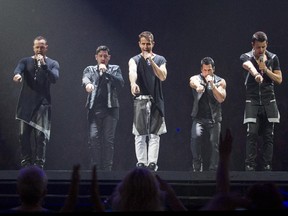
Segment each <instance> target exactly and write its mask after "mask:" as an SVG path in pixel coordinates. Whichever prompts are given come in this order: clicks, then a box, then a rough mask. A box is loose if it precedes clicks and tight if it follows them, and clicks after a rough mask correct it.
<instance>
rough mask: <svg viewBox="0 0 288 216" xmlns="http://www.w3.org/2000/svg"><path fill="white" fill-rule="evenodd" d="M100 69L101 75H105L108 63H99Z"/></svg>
mask: <svg viewBox="0 0 288 216" xmlns="http://www.w3.org/2000/svg"><path fill="white" fill-rule="evenodd" d="M98 70H99V71H100V73H99V74H100V76H102V75H103V73H105V72H106V71H107V67H106V65H105V64H99V65H98Z"/></svg>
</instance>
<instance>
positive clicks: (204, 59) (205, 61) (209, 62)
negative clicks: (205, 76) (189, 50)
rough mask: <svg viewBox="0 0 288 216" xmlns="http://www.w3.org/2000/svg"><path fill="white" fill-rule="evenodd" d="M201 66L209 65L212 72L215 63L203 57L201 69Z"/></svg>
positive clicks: (209, 58)
mask: <svg viewBox="0 0 288 216" xmlns="http://www.w3.org/2000/svg"><path fill="white" fill-rule="evenodd" d="M203 64H205V65H209V64H211V65H212V68H213V70H215V63H214V60H213V59H212V58H211V57H204V58H203V59H202V60H201V67H202V65H203Z"/></svg>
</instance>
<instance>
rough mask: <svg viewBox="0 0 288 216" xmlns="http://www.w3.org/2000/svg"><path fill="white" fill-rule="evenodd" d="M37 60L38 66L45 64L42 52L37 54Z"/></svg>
mask: <svg viewBox="0 0 288 216" xmlns="http://www.w3.org/2000/svg"><path fill="white" fill-rule="evenodd" d="M36 61H37V66H38V68H40V67H41V65H44V64H45V61H44V56H43V55H41V54H37V55H36Z"/></svg>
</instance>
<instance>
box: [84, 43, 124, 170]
mask: <svg viewBox="0 0 288 216" xmlns="http://www.w3.org/2000/svg"><path fill="white" fill-rule="evenodd" d="M109 52H110V50H109V48H108V47H107V46H99V47H98V48H97V49H96V55H95V59H96V61H97V65H93V66H88V67H86V68H85V69H84V71H83V77H82V85H83V87H84V88H85V91H86V92H87V93H88V96H87V102H86V108H87V109H88V116H87V117H88V124H89V140H88V145H89V146H88V147H89V154H90V157H89V159H90V165H91V166H93V165H96V166H97V170H102V171H111V170H112V166H113V155H114V138H115V132H116V126H117V123H118V120H119V100H118V92H119V90H120V89H121V88H122V87H123V86H124V79H123V77H122V73H121V69H120V67H119V66H118V65H112V64H108V63H109V61H110V59H111V55H110V54H109Z"/></svg>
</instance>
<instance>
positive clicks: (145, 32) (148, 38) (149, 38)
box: [138, 31, 154, 42]
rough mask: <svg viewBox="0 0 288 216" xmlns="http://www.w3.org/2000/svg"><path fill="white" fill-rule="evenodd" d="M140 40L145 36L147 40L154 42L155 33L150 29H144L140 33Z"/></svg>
mask: <svg viewBox="0 0 288 216" xmlns="http://www.w3.org/2000/svg"><path fill="white" fill-rule="evenodd" d="M138 37H139V40H140V39H141V38H142V37H144V38H146V40H149V41H153V42H154V35H153V34H152V33H151V32H150V31H143V32H141V33H140V34H139V36H138Z"/></svg>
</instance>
